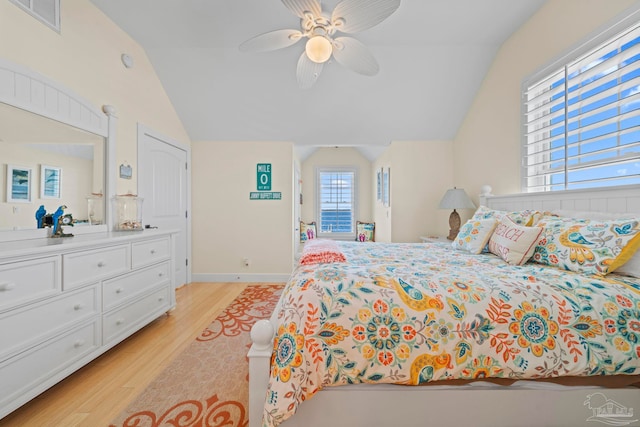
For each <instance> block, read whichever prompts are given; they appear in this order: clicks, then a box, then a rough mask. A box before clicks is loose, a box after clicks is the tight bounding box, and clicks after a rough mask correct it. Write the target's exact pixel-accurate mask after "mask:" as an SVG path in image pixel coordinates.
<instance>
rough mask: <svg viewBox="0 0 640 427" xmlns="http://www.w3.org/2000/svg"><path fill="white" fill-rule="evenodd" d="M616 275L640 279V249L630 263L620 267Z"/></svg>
mask: <svg viewBox="0 0 640 427" xmlns="http://www.w3.org/2000/svg"><path fill="white" fill-rule="evenodd" d="M616 273H618V274H624V275H625V276H631V277H635V278H638V279H640V249H637V250H636V253H635V254H633V255H632V256H631V259H630V260H629V261H627V262H625V263H624V264H623V265H622V266H620V267H618V268H617V269H616Z"/></svg>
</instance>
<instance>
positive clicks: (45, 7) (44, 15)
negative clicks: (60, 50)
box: [10, 0, 60, 32]
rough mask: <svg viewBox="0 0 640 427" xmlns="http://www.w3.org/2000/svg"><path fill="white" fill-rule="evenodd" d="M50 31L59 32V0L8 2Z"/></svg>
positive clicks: (18, 0) (19, 0)
mask: <svg viewBox="0 0 640 427" xmlns="http://www.w3.org/2000/svg"><path fill="white" fill-rule="evenodd" d="M10 1H11V2H12V3H14V4H15V5H17V6H19V7H20V8H21V9H23V10H24V11H26V12H27V13H29V14H31V15H33V16H34V17H35V18H36V19H38V20H39V21H41V22H43V23H44V24H46V25H47V26H49V27H51V28H52V29H54V30H56V31H58V32H60V0H10Z"/></svg>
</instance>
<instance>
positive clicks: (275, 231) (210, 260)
mask: <svg viewBox="0 0 640 427" xmlns="http://www.w3.org/2000/svg"><path fill="white" fill-rule="evenodd" d="M191 154H192V169H193V176H192V181H193V186H192V199H193V215H192V226H193V230H194V231H193V273H194V275H198V276H196V277H194V279H197V280H211V279H217V280H221V279H227V280H236V279H237V277H236V276H235V273H238V274H239V275H240V276H241V279H242V280H248V279H250V278H251V275H255V274H261V275H274V274H275V275H284V276H285V277H286V276H287V275H288V274H290V273H291V266H292V262H293V235H294V223H293V199H292V195H293V181H294V177H293V168H294V162H295V159H294V156H293V145H292V144H291V143H288V142H266V141H260V142H238V141H233V142H210V141H206V142H201V141H198V142H194V143H193V144H192V146H191ZM258 163H271V165H272V172H271V178H272V187H271V188H272V191H276V192H281V193H282V200H250V199H249V193H250V192H252V191H257V175H256V166H257V164H258ZM244 258H248V259H249V260H250V265H249V267H245V266H244V265H243V259H244ZM225 274H226V275H232V276H233V277H227V276H224V275H225ZM221 275H222V276H221Z"/></svg>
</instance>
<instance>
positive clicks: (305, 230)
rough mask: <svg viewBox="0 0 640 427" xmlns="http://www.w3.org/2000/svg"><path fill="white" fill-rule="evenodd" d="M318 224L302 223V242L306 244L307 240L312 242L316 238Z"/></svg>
mask: <svg viewBox="0 0 640 427" xmlns="http://www.w3.org/2000/svg"><path fill="white" fill-rule="evenodd" d="M316 234H317V232H316V223H315V221H314V222H310V223H304V222H300V241H301V242H306V241H307V240H312V239H315V238H316Z"/></svg>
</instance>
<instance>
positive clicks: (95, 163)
mask: <svg viewBox="0 0 640 427" xmlns="http://www.w3.org/2000/svg"><path fill="white" fill-rule="evenodd" d="M105 145H106V144H105V140H104V138H103V137H102V136H99V135H95V134H92V133H90V132H86V131H84V130H80V129H78V128H75V127H72V126H69V125H67V124H64V123H60V122H57V121H55V120H51V119H48V118H45V117H42V116H39V115H37V114H33V113H31V112H27V111H24V110H21V109H19V108H16V107H13V106H9V105H7V104H3V103H0V164H1V167H2V173H0V191H2V199H1V200H0V231H10V230H23V229H35V228H37V221H36V218H35V213H36V211H37V210H38V208H39V207H40V206H41V205H43V206H44V208H45V210H46V211H47V212H54V211H55V210H56V209H57V208H58V207H59V206H61V205H65V206H66V209H65V212H67V213H71V214H72V215H73V218H74V219H75V221H76V223H75V226H81V225H85V224H86V225H89V224H91V225H96V224H100V223H101V222H102V221H104V218H105V203H104V200H103V199H104V196H101V194H103V193H104V188H105V167H104V164H105ZM24 170H29V171H30V174H25V173H24V172H23V171H24ZM27 175H30V176H29V178H28V179H25V178H24V177H25V176H27ZM26 190H28V197H26V196H25V191H26ZM90 217H91V220H90Z"/></svg>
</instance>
